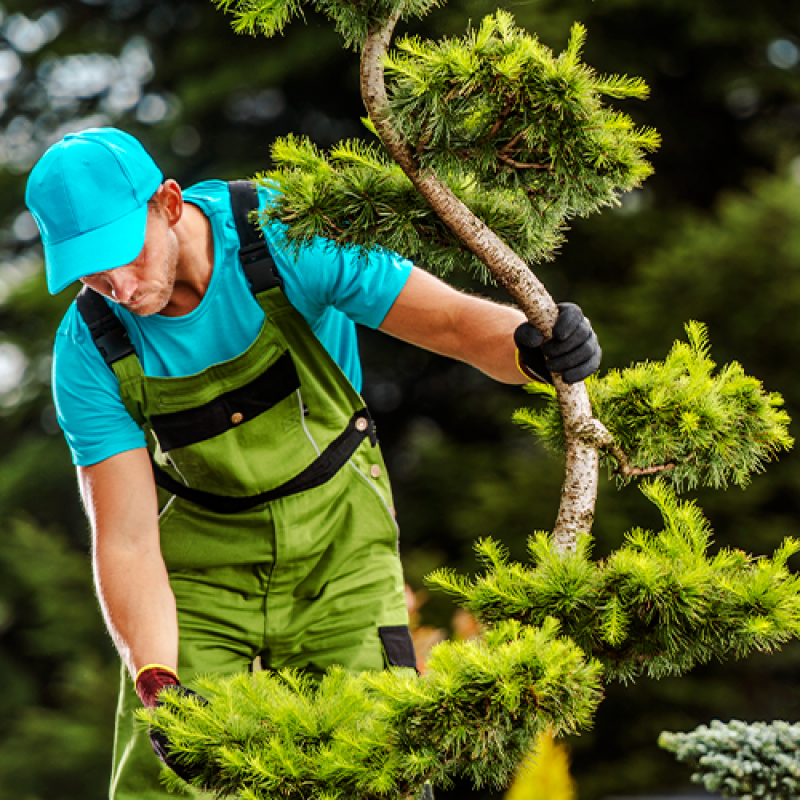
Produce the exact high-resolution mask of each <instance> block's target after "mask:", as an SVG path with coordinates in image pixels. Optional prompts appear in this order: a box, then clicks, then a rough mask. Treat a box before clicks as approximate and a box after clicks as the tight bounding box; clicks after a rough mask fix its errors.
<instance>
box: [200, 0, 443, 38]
mask: <svg viewBox="0 0 800 800" xmlns="http://www.w3.org/2000/svg"><path fill="white" fill-rule="evenodd" d="M214 2H215V3H216V5H217V7H218V8H221V9H223V10H224V11H229V12H232V13H233V14H234V16H235V18H236V21H235V22H234V25H233V27H234V29H235V30H236V31H237V32H238V33H249V34H255V33H261V34H263V35H264V36H267V37H271V36H275V35H276V34H278V33H281V32H282V31H283V29H284V28H285V27H286V25H287V23H288V22H289V21H290V20H291V19H292V18H293V17H296V16H300V15H302V13H303V3H302V2H301V0H214ZM441 4H442V0H375V2H370V3H359V2H358V1H357V0H349V1H348V0H316V2H314V3H313V4H310V5H312V7H313V8H315V9H316V10H317V11H319V12H321V13H322V14H325V16H327V17H328V19H330V20H331V22H333V23H334V25H335V26H336V30H337V32H338V33H339V34H340V35H341V37H342V38H343V39H344V41H345V45H346V46H347V47H356V48H357V47H360V46H361V45H362V44H363V43H364V40H365V39H366V38H367V34H368V33H369V31H370V29H371V28H372V27H374V26H376V25H381V24H383V23H384V22H385V21H386V20H387V19H388V18H389V17H390V16H391V15H392V14H393V13H395V12H396V11H399V12H400V15H401V18H402V19H411V18H412V17H417V18H421V17H424V16H425V15H426V14H427V13H428V11H430V10H431V9H432V8H435V7H436V6H438V5H441Z"/></svg>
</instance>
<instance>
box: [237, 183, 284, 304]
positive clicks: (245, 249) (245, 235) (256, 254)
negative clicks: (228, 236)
mask: <svg viewBox="0 0 800 800" xmlns="http://www.w3.org/2000/svg"><path fill="white" fill-rule="evenodd" d="M228 191H229V192H230V195H231V209H232V210H233V221H234V223H235V225H236V232H237V233H238V234H239V261H240V263H241V265H242V269H243V270H244V274H245V277H246V278H247V281H248V283H249V284H250V289H251V291H252V292H253V294H255V295H257V294H259V293H261V292H265V291H267V289H274V288H275V287H276V286H280V287H281V288H282V287H283V280H282V279H281V276H280V275H279V274H278V269H277V267H276V266H275V259H273V257H272V253H270V251H269V246H268V245H267V242H266V240H265V239H264V236H263V234H262V232H261V228H260V227H259V225H258V222H257V220H255V219H254V212H256V211H258V208H259V202H258V190H257V189H256V184H255V181H229V182H228Z"/></svg>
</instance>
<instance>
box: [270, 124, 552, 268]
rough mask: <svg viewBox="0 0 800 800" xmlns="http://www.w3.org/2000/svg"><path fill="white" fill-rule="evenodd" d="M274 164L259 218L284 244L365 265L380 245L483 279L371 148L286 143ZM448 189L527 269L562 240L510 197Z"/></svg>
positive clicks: (277, 149) (280, 143)
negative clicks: (321, 240)
mask: <svg viewBox="0 0 800 800" xmlns="http://www.w3.org/2000/svg"><path fill="white" fill-rule="evenodd" d="M272 157H273V161H274V162H275V164H276V165H277V166H276V169H275V170H273V171H270V172H268V173H266V174H263V175H261V180H262V181H265V182H267V183H268V184H270V185H272V186H274V187H276V188H278V189H279V192H278V193H276V195H275V200H274V204H273V205H272V206H271V207H270V208H269V209H268V211H267V212H266V214H265V216H266V217H267V218H268V219H269V218H271V219H276V220H278V221H280V222H281V223H283V224H284V225H286V226H287V228H286V237H287V241H288V242H289V243H290V244H292V245H294V246H297V245H300V244H302V243H304V242H308V241H309V240H311V239H312V238H314V237H315V236H326V237H328V238H330V239H331V240H332V241H335V242H336V243H337V244H338V245H344V246H357V247H361V248H362V249H363V250H364V251H365V257H366V258H369V253H368V252H366V251H368V249H369V248H372V247H376V246H380V247H384V248H386V249H389V250H394V251H396V252H398V253H403V255H405V256H406V257H408V258H410V259H412V260H413V261H415V262H417V263H419V264H424V265H425V266H427V267H428V268H430V269H432V270H434V271H436V272H438V273H439V274H446V273H448V272H450V271H451V270H452V269H453V268H454V267H455V266H459V267H461V268H470V269H471V270H472V271H473V273H475V274H477V275H478V276H480V277H481V278H483V279H485V278H486V268H485V267H484V265H483V264H482V263H481V262H480V261H478V259H477V258H475V257H474V256H473V255H472V254H471V253H470V252H469V251H468V250H467V248H466V247H465V246H464V244H463V242H461V240H460V239H458V238H457V237H456V236H455V235H454V234H453V233H452V231H451V230H450V229H449V228H448V227H447V226H446V225H444V223H443V222H442V221H441V219H439V217H438V216H437V215H436V214H435V213H434V212H433V210H432V209H431V207H430V206H429V205H428V204H427V203H426V202H425V201H424V200H423V198H422V196H421V195H420V194H419V193H418V192H417V191H416V189H415V188H414V187H413V185H412V184H411V181H410V180H409V179H408V178H407V177H406V176H405V174H404V173H403V172H402V170H401V169H400V167H398V166H397V165H396V164H394V162H392V161H390V160H389V159H388V158H387V157H386V156H384V155H383V154H382V153H381V151H380V150H379V149H378V148H377V147H376V146H373V145H366V144H363V143H361V142H358V141H350V142H344V143H342V144H340V145H338V146H337V147H336V148H334V149H333V151H332V152H331V154H330V156H329V157H327V158H326V157H325V156H324V155H323V154H321V153H320V152H319V150H318V149H317V148H316V147H315V146H314V145H313V144H311V143H310V142H309V141H308V140H305V139H297V138H296V137H293V136H290V137H287V138H286V139H279V140H277V141H276V142H275V144H274V145H273V149H272ZM450 188H451V189H452V190H453V191H454V193H455V194H456V196H457V197H459V198H460V199H461V200H462V201H463V202H464V203H465V204H466V205H467V206H469V207H470V208H471V209H472V210H473V211H474V212H475V213H476V214H477V215H478V216H479V217H480V218H481V219H482V220H483V221H484V222H486V224H488V225H489V226H490V227H491V228H492V229H493V230H494V231H496V232H497V233H498V235H500V236H501V237H502V238H503V239H504V240H505V241H506V243H507V244H509V246H510V247H512V248H513V249H514V250H516V251H517V253H518V254H519V255H520V256H521V257H522V258H523V259H524V260H526V261H528V262H531V261H535V260H538V259H541V258H544V257H547V256H549V255H550V253H552V251H553V250H554V249H555V248H556V247H557V245H558V244H559V242H560V241H561V232H560V223H561V220H560V219H558V218H557V217H556V216H555V215H546V216H544V217H534V216H533V215H532V214H531V213H530V209H529V207H528V204H524V205H520V203H519V198H518V197H517V196H516V195H515V194H514V193H513V192H508V191H496V192H491V193H488V192H484V191H482V190H481V189H480V188H479V187H478V186H477V185H476V184H475V183H474V182H473V181H472V180H471V179H470V178H469V177H468V176H467V175H461V176H460V177H459V178H458V179H457V180H456V179H454V180H453V181H452V182H451V183H450Z"/></svg>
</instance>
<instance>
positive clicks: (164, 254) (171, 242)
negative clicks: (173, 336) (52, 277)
mask: <svg viewBox="0 0 800 800" xmlns="http://www.w3.org/2000/svg"><path fill="white" fill-rule="evenodd" d="M177 264H178V240H177V238H176V236H175V233H174V231H173V230H172V228H171V227H170V225H169V224H168V222H167V218H166V216H165V214H164V213H163V211H162V210H161V209H160V208H159V207H158V206H157V205H151V206H150V207H149V209H148V214H147V230H146V233H145V240H144V246H143V247H142V250H141V252H140V253H139V255H138V256H137V257H136V259H135V260H133V261H131V263H130V264H125V265H124V266H121V267H117V268H116V269H110V270H105V271H103V272H95V273H93V274H92V275H87V276H86V277H85V278H81V282H82V283H84V284H85V285H86V286H88V287H89V288H91V289H94V291H96V292H97V293H98V294H101V295H103V297H107V298H108V299H109V300H112V301H113V302H115V303H119V305H121V306H122V307H123V308H125V309H127V310H128V311H130V312H131V313H132V314H137V315H138V316H140V317H147V316H150V315H151V314H158V313H160V312H161V311H163V310H164V309H165V307H166V306H167V304H168V303H169V301H170V298H171V297H172V292H173V289H174V287H175V273H176V269H177Z"/></svg>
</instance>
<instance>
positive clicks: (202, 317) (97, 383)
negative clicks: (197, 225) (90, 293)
mask: <svg viewBox="0 0 800 800" xmlns="http://www.w3.org/2000/svg"><path fill="white" fill-rule="evenodd" d="M183 195H184V200H185V201H186V202H189V203H193V204H195V205H197V206H198V207H199V208H200V209H201V210H202V211H203V213H204V214H205V215H206V216H207V217H208V219H209V221H210V223H211V227H212V231H213V236H214V270H213V273H212V277H211V282H210V284H209V287H208V291H207V292H206V294H205V296H204V297H203V300H202V301H201V302H200V304H199V305H198V306H197V308H195V309H194V310H193V311H192V312H191V313H189V314H186V315H185V316H182V317H164V316H161V315H159V314H153V315H152V316H149V317H137V316H136V315H135V314H131V313H130V312H128V311H126V310H125V309H124V308H121V307H120V306H118V305H114V304H111V305H112V307H113V309H114V312H115V313H116V314H117V316H118V317H119V318H120V319H121V320H122V322H123V323H124V325H125V327H126V329H127V331H128V333H129V335H130V337H131V341H132V343H133V346H134V347H135V348H136V353H137V354H138V356H139V359H140V360H141V362H142V367H143V369H144V372H145V374H146V375H153V376H159V377H178V376H183V375H193V374H195V373H197V372H201V371H202V370H204V369H206V368H207V367H209V366H211V365H212V364H217V363H220V362H222V361H227V360H229V359H231V358H234V357H236V356H238V355H239V354H240V353H242V352H244V351H245V350H246V349H247V348H248V347H249V346H250V345H251V344H252V343H253V341H254V340H255V338H256V336H257V335H258V333H259V331H260V329H261V325H262V322H263V320H264V312H263V311H262V309H261V307H260V306H259V305H258V303H256V301H255V299H254V298H253V295H252V293H251V291H250V288H249V286H248V284H247V280H246V279H245V277H244V274H243V273H242V270H241V267H240V265H239V258H238V251H239V239H238V236H237V233H236V227H235V225H234V222H233V215H232V212H231V205H230V197H229V194H228V188H227V185H226V184H225V183H223V182H222V181H206V182H203V183H200V184H197V185H196V186H193V187H191V188H189V189H186V190H185V191H184V193H183ZM259 195H260V199H261V203H262V206H263V205H264V204H265V203H268V202H269V198H270V195H271V190H269V189H266V188H263V187H262V188H260V189H259ZM264 235H265V237H266V239H267V241H268V242H269V245H270V250H271V251H272V254H273V256H274V258H275V263H276V265H277V267H278V271H279V272H280V275H281V277H282V278H283V281H284V291H285V292H286V296H287V298H288V300H289V301H290V302H291V303H292V305H293V306H294V307H295V308H296V309H297V310H298V311H299V312H300V313H301V314H302V315H303V317H304V318H305V320H306V321H307V322H308V324H309V326H310V327H311V329H312V331H313V332H314V333H315V334H316V335H317V337H318V338H319V340H320V341H321V342H322V344H323V345H324V346H325V348H326V349H327V350H328V352H329V353H330V354H331V355H332V356H333V358H334V360H335V361H336V363H337V364H338V365H339V367H341V369H342V371H343V372H344V374H345V375H346V376H347V377H348V379H349V380H350V382H351V383H352V384H353V386H354V387H355V388H356V390H357V391H360V390H361V364H360V361H359V356H358V342H357V338H356V323H358V324H361V325H366V326H368V327H371V328H377V327H378V326H379V325H380V324H381V322H383V318H384V317H385V316H386V313H387V312H388V311H389V309H390V308H391V306H392V304H393V303H394V301H395V300H396V299H397V295H398V294H399V293H400V290H401V289H402V288H403V286H404V285H405V282H406V280H407V279H408V276H409V274H410V272H411V269H412V264H411V263H410V262H409V261H407V260H406V259H404V258H402V257H400V256H398V255H397V254H396V253H392V252H389V251H386V250H376V251H373V252H370V253H369V255H368V256H367V255H365V254H363V253H362V252H361V251H359V250H357V249H355V248H352V249H349V248H348V249H338V248H336V247H334V246H333V245H332V244H331V243H330V242H328V241H327V240H326V239H323V238H319V239H317V240H316V241H314V242H313V243H312V244H311V245H309V246H305V247H303V248H301V249H300V251H299V252H297V253H295V252H292V251H290V250H288V249H287V248H286V247H285V246H284V244H283V237H282V229H281V227H280V226H279V225H272V226H269V227H268V228H266V229H265V231H264ZM53 396H54V398H55V406H56V412H57V415H58V421H59V424H60V425H61V428H62V430H63V431H64V435H65V437H66V439H67V443H68V444H69V447H70V450H71V451H72V460H73V462H74V463H75V464H76V465H79V466H89V465H91V464H96V463H98V462H99V461H103V460H104V459H106V458H109V457H111V456H113V455H116V454H117V453H122V452H125V451H126V450H133V449H135V448H138V447H144V446H145V437H144V433H143V432H142V430H141V429H140V428H139V426H138V425H137V424H136V422H134V420H133V419H132V418H131V416H130V415H129V414H128V412H127V410H126V409H125V406H124V405H123V404H122V400H121V399H120V395H119V382H118V381H117V378H116V376H115V375H114V373H113V372H112V371H111V370H110V369H109V368H108V366H106V364H105V362H104V361H103V359H102V357H101V356H100V353H99V352H98V350H97V347H96V346H95V344H94V342H92V339H91V336H90V335H89V331H88V328H87V327H86V324H85V323H84V321H83V318H82V317H81V315H80V314H79V313H78V310H77V306H76V304H75V303H73V304H72V305H71V306H70V308H69V310H68V311H67V313H66V315H65V316H64V319H63V320H62V322H61V325H60V326H59V329H58V332H57V334H56V340H55V347H54V358H53Z"/></svg>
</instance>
